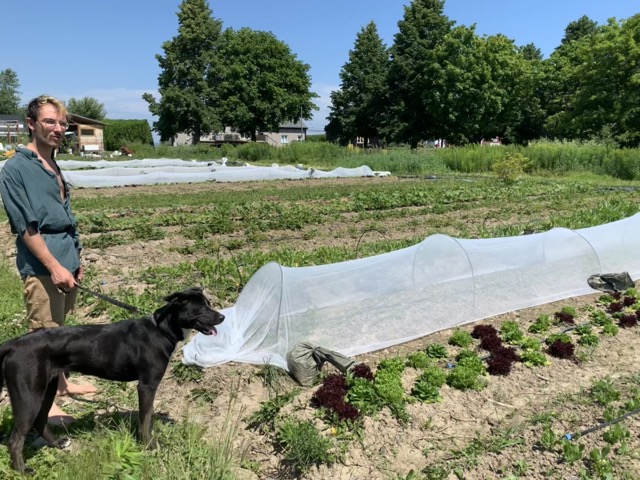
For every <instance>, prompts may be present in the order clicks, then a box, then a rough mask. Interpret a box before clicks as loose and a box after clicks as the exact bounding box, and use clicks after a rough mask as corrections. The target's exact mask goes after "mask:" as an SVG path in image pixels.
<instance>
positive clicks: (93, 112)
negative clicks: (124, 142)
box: [67, 97, 107, 121]
mask: <svg viewBox="0 0 640 480" xmlns="http://www.w3.org/2000/svg"><path fill="white" fill-rule="evenodd" d="M67 110H68V111H69V112H71V113H74V114H76V115H80V116H81V117H87V118H91V119H93V120H100V121H102V120H104V119H105V118H106V116H107V110H106V108H105V106H104V104H102V103H100V102H99V101H98V100H96V99H95V98H92V97H83V98H80V99H76V98H73V97H71V98H70V99H69V100H68V101H67Z"/></svg>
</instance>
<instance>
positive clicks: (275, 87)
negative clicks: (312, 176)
mask: <svg viewBox="0 0 640 480" xmlns="http://www.w3.org/2000/svg"><path fill="white" fill-rule="evenodd" d="M223 38H224V46H223V53H224V57H225V61H226V65H225V72H226V76H225V79H224V80H223V81H222V82H221V83H220V86H219V91H218V95H219V96H220V99H221V100H220V104H221V106H222V110H223V113H222V120H223V122H224V124H225V125H228V126H233V127H235V128H236V129H237V130H238V131H239V132H240V133H242V134H244V135H247V136H250V137H251V138H252V139H253V140H255V138H256V132H257V131H274V130H275V131H277V130H278V126H279V125H280V124H283V123H286V122H297V121H301V120H302V119H308V118H310V117H311V111H312V110H316V109H317V107H316V105H315V104H313V103H312V99H313V98H315V97H317V95H316V94H315V93H312V92H310V87H311V78H310V77H309V74H308V71H309V65H307V64H305V63H303V62H301V61H300V60H298V59H297V58H296V56H295V55H294V54H293V53H292V52H291V50H290V49H289V47H288V46H287V44H285V43H284V42H281V41H280V40H278V39H277V38H276V37H275V36H274V35H273V34H272V33H270V32H261V31H255V30H251V29H249V28H241V29H240V30H237V31H234V30H232V29H227V30H226V31H225V32H224V35H223Z"/></svg>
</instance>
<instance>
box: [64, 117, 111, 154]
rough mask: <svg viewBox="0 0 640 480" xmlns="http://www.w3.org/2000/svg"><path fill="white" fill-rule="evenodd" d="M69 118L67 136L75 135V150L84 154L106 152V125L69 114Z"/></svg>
mask: <svg viewBox="0 0 640 480" xmlns="http://www.w3.org/2000/svg"><path fill="white" fill-rule="evenodd" d="M67 118H68V119H69V129H68V130H67V136H73V135H75V142H74V143H75V146H74V147H73V148H74V149H77V151H78V152H84V153H98V152H103V151H104V127H105V125H106V124H105V123H103V122H100V121H98V120H93V119H91V118H87V117H82V116H80V115H76V114H73V113H69V114H68V116H67Z"/></svg>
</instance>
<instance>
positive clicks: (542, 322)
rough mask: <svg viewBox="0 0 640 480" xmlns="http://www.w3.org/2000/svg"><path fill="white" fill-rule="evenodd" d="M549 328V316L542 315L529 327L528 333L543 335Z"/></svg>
mask: <svg viewBox="0 0 640 480" xmlns="http://www.w3.org/2000/svg"><path fill="white" fill-rule="evenodd" d="M550 327H551V319H550V318H549V315H546V314H542V315H539V316H538V318H536V320H535V322H533V323H532V324H531V325H530V326H529V333H545V332H547V331H548V330H549V328H550Z"/></svg>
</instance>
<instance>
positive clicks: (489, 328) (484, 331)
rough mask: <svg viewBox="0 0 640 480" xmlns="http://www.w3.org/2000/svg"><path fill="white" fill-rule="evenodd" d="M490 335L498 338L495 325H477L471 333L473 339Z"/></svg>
mask: <svg viewBox="0 0 640 480" xmlns="http://www.w3.org/2000/svg"><path fill="white" fill-rule="evenodd" d="M489 335H493V336H498V330H497V329H496V327H494V326H493V325H476V326H475V327H473V330H472V331H471V336H472V337H473V338H484V337H487V336H489Z"/></svg>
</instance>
